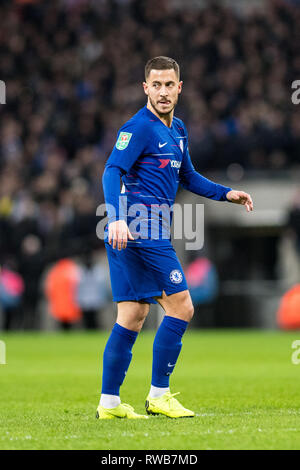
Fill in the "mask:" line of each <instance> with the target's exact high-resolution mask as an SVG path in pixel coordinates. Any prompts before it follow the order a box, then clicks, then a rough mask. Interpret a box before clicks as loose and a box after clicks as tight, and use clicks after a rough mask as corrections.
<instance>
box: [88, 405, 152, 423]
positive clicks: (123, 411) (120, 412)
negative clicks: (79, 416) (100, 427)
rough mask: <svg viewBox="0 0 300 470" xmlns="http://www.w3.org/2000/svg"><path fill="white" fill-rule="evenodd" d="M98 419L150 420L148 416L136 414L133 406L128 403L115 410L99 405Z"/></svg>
mask: <svg viewBox="0 0 300 470" xmlns="http://www.w3.org/2000/svg"><path fill="white" fill-rule="evenodd" d="M96 418H97V419H114V418H127V419H148V416H145V415H139V414H137V413H135V411H134V409H133V407H132V406H130V405H127V404H126V403H120V405H118V406H116V407H115V408H104V407H103V406H101V405H99V406H98V408H97V413H96Z"/></svg>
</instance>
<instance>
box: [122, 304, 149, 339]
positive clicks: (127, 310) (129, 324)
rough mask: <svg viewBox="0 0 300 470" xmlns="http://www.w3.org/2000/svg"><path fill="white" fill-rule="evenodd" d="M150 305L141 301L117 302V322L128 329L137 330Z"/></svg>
mask: <svg viewBox="0 0 300 470" xmlns="http://www.w3.org/2000/svg"><path fill="white" fill-rule="evenodd" d="M149 309H150V306H149V304H146V303H141V302H119V303H118V317H117V323H118V324H119V325H121V326H123V327H124V328H127V329H128V330H132V331H137V332H139V331H140V330H141V328H142V326H143V324H144V321H145V319H146V317H147V315H148V313H149Z"/></svg>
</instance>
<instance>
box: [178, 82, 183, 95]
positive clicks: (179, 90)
mask: <svg viewBox="0 0 300 470" xmlns="http://www.w3.org/2000/svg"><path fill="white" fill-rule="evenodd" d="M182 85H183V81H182V80H181V81H180V82H179V83H178V94H179V95H180V93H181V92H182Z"/></svg>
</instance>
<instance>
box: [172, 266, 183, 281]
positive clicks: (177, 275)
mask: <svg viewBox="0 0 300 470" xmlns="http://www.w3.org/2000/svg"><path fill="white" fill-rule="evenodd" d="M170 280H171V282H174V284H180V283H181V281H182V274H181V272H180V271H179V270H178V269H173V271H171V272H170Z"/></svg>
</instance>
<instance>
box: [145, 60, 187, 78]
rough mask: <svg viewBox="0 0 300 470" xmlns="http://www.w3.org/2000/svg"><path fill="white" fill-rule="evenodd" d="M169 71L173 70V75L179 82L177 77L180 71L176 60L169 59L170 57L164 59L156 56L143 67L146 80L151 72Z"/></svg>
mask: <svg viewBox="0 0 300 470" xmlns="http://www.w3.org/2000/svg"><path fill="white" fill-rule="evenodd" d="M152 69H154V70H169V69H173V70H175V73H176V75H177V78H178V80H179V75H180V69H179V65H178V64H177V62H176V60H174V59H171V58H170V57H165V56H162V55H161V56H158V57H154V58H153V59H150V60H148V62H147V64H146V66H145V78H146V80H147V78H148V77H149V75H150V72H151V70H152Z"/></svg>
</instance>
